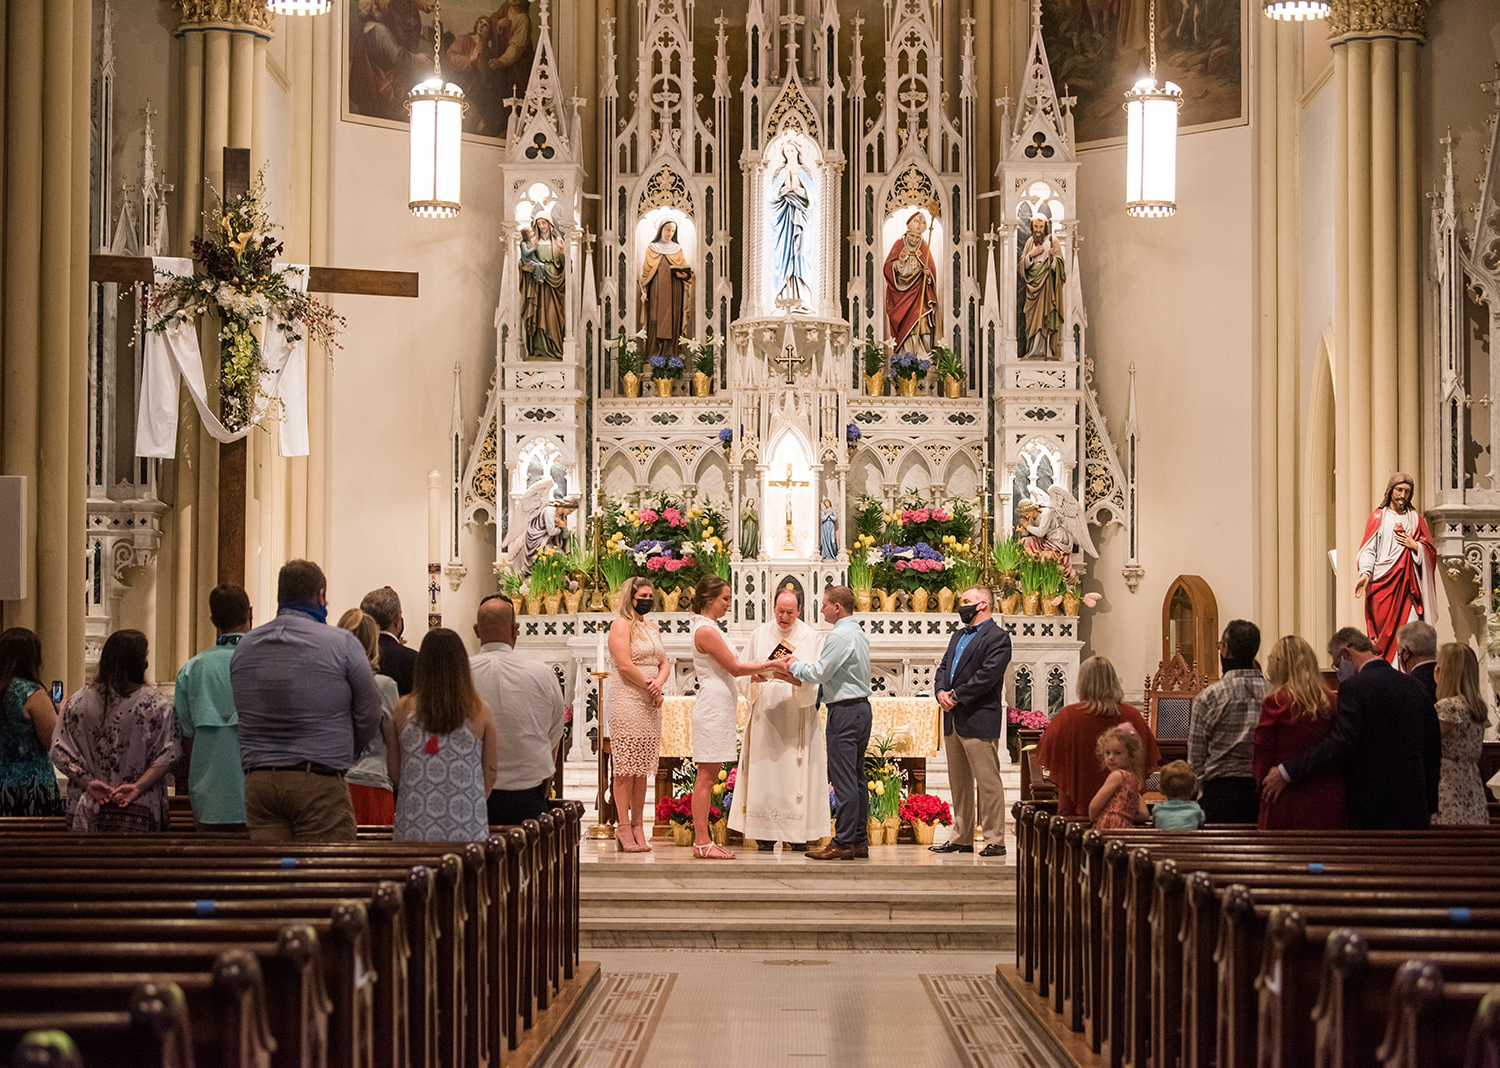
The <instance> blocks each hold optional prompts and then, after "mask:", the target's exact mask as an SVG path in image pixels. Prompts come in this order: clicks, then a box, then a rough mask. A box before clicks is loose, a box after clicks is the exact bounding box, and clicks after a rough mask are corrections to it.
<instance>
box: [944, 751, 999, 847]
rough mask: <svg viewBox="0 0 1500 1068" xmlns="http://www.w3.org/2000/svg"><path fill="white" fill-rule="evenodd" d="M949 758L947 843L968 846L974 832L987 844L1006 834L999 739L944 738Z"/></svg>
mask: <svg viewBox="0 0 1500 1068" xmlns="http://www.w3.org/2000/svg"><path fill="white" fill-rule="evenodd" d="M943 752H944V753H946V754H947V755H948V786H949V788H950V789H951V790H952V792H953V834H952V835H950V836H949V838H948V840H949V841H950V842H958V843H959V844H961V845H969V844H970V843H972V842H973V841H974V834H975V832H976V830H977V831H979V832H980V833H982V834H983V835H984V837H985V840H986V841H987V842H999V841H1000V840H1001V838H1002V836H1003V835H1004V833H1005V786H1004V784H1003V783H1001V781H1000V739H998V738H964V737H962V736H960V735H957V734H945V735H943ZM976 784H977V785H978V787H979V826H978V827H977V828H976V827H975V825H974V787H975V786H976Z"/></svg>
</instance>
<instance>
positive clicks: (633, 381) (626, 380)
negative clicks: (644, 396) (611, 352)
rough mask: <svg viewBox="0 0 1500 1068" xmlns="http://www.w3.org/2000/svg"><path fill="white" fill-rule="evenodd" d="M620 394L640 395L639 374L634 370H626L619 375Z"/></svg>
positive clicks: (628, 395) (624, 395)
mask: <svg viewBox="0 0 1500 1068" xmlns="http://www.w3.org/2000/svg"><path fill="white" fill-rule="evenodd" d="M620 395H621V396H623V397H639V396H640V395H641V376H640V375H638V374H636V373H635V372H634V371H626V372H625V373H624V374H623V375H621V376H620Z"/></svg>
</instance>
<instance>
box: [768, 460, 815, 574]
mask: <svg viewBox="0 0 1500 1068" xmlns="http://www.w3.org/2000/svg"><path fill="white" fill-rule="evenodd" d="M766 485H768V486H776V487H777V488H778V489H784V490H786V534H785V536H784V538H785V540H784V541H783V542H782V545H781V549H782V551H783V552H785V551H786V550H788V549H792V550H795V549H796V548H797V542H796V540H795V539H794V538H793V537H792V534H793V530H792V490H794V489H801V488H803V487H804V486H810V485H812V483H811V482H808V481H806V480H805V479H793V478H792V465H791V461H788V462H787V465H786V477H785V478H782V479H780V480H779V481H768V482H767V483H766Z"/></svg>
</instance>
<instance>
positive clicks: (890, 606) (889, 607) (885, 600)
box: [875, 590, 901, 612]
mask: <svg viewBox="0 0 1500 1068" xmlns="http://www.w3.org/2000/svg"><path fill="white" fill-rule="evenodd" d="M875 592H876V593H878V594H880V610H881V611H882V612H894V611H896V609H897V604H896V599H897V598H898V597H900V596H901V591H900V590H896V591H895V592H894V593H886V592H885V591H884V590H876V591H875Z"/></svg>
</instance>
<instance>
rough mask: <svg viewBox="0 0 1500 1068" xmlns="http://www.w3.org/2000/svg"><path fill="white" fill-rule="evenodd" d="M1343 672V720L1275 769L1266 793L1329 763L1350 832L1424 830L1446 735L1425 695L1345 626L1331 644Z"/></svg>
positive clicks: (1273, 794) (1264, 788) (1273, 793)
mask: <svg viewBox="0 0 1500 1068" xmlns="http://www.w3.org/2000/svg"><path fill="white" fill-rule="evenodd" d="M1328 655H1329V656H1330V657H1332V659H1333V666H1334V668H1335V670H1337V671H1338V673H1339V679H1340V680H1341V681H1340V682H1339V702H1338V717H1337V718H1336V719H1335V720H1334V726H1333V730H1332V731H1331V732H1329V734H1328V736H1327V737H1325V738H1324V739H1323V740H1322V741H1321V742H1319V743H1318V744H1317V745H1315V746H1313V747H1312V748H1311V749H1309V750H1307V751H1306V752H1304V753H1301V754H1299V755H1298V756H1296V757H1293V758H1292V759H1291V760H1288V761H1287V762H1286V763H1284V764H1281V765H1279V766H1277V767H1274V768H1271V769H1270V770H1269V771H1267V772H1266V777H1265V779H1264V781H1263V782H1262V784H1261V791H1262V793H1263V794H1265V795H1266V796H1267V797H1270V798H1274V797H1276V796H1277V795H1278V794H1280V793H1281V791H1282V789H1283V788H1284V784H1285V783H1288V782H1300V781H1302V780H1303V779H1305V778H1307V777H1308V776H1309V775H1311V774H1312V773H1313V772H1315V771H1317V770H1318V769H1320V768H1323V767H1325V766H1327V765H1329V764H1333V765H1336V766H1338V767H1340V768H1341V769H1342V770H1343V773H1344V803H1345V807H1346V808H1347V809H1348V812H1349V826H1350V827H1353V828H1357V829H1360V830H1384V829H1389V830H1400V829H1410V828H1417V827H1426V826H1427V825H1428V820H1429V817H1430V816H1431V814H1432V813H1433V812H1436V811H1437V807H1438V799H1437V787H1438V771H1439V763H1440V761H1441V757H1442V735H1441V732H1440V731H1439V730H1438V721H1437V714H1436V713H1435V712H1434V711H1433V706H1432V698H1431V697H1430V696H1428V693H1427V688H1426V687H1425V686H1423V685H1422V683H1421V682H1419V681H1418V680H1417V679H1415V678H1413V677H1412V676H1410V675H1403V674H1401V672H1399V671H1397V670H1396V669H1395V668H1393V667H1391V665H1390V663H1389V662H1388V661H1386V660H1384V659H1382V658H1381V657H1380V655H1379V654H1378V653H1376V652H1375V646H1374V643H1372V642H1371V641H1370V639H1369V637H1368V636H1367V635H1365V634H1364V633H1362V632H1361V631H1359V630H1357V629H1355V628H1354V627H1344V628H1343V629H1341V630H1340V631H1338V633H1336V634H1335V635H1334V636H1333V639H1332V640H1331V641H1330V642H1329V643H1328Z"/></svg>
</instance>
